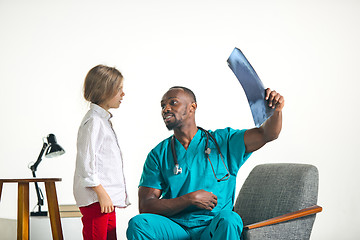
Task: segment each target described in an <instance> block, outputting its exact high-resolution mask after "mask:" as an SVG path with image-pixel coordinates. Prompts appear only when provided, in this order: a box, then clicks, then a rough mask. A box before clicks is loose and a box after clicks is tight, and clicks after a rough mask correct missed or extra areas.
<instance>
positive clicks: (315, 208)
mask: <svg viewBox="0 0 360 240" xmlns="http://www.w3.org/2000/svg"><path fill="white" fill-rule="evenodd" d="M321 211H322V207H320V206H318V205H314V206H312V207H308V208H304V209H301V210H299V211H295V212H291V213H287V214H284V215H281V216H278V217H274V218H270V219H268V220H265V221H262V222H258V223H253V224H249V225H246V226H244V229H254V228H259V227H263V226H268V225H271V224H275V223H280V222H286V221H289V220H292V219H296V218H301V217H305V216H308V215H311V214H315V213H318V212H321Z"/></svg>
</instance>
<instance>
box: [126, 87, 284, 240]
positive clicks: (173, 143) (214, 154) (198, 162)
mask: <svg viewBox="0 0 360 240" xmlns="http://www.w3.org/2000/svg"><path fill="white" fill-rule="evenodd" d="M265 95H266V96H265V99H266V100H267V101H268V104H269V107H272V108H275V112H274V114H273V115H272V116H271V117H270V118H269V119H268V120H267V121H266V122H265V123H264V124H263V125H262V126H261V127H259V128H253V129H249V130H234V129H231V128H226V129H220V130H216V131H205V130H203V129H201V128H198V127H197V125H196V123H195V110H196V108H197V103H196V98H195V95H194V94H193V92H192V91H191V90H190V89H187V88H185V87H172V88H170V89H169V90H168V91H167V92H166V93H165V95H164V96H163V98H162V100H161V108H162V117H163V119H164V122H165V125H166V127H167V128H168V129H169V130H174V135H173V136H172V137H169V138H167V139H165V140H164V141H162V142H161V143H160V144H158V145H157V146H156V147H155V148H154V149H153V150H152V151H151V152H150V153H149V155H148V157H147V159H146V162H145V164H144V169H143V174H142V177H141V180H140V184H139V210H140V213H141V214H140V215H137V216H135V217H133V218H132V219H131V220H130V221H129V227H128V230H127V237H128V239H172V240H173V239H221V240H224V239H240V235H241V232H242V227H243V224H242V220H241V218H240V216H239V215H238V214H237V213H235V212H233V211H232V208H233V205H234V198H235V185H236V175H237V172H238V170H239V168H240V167H241V165H242V164H243V163H244V162H245V161H246V159H247V158H248V157H249V156H250V154H251V153H252V152H254V151H256V150H258V149H259V148H261V147H262V146H264V145H265V144H266V143H267V142H270V141H272V140H274V139H276V138H277V137H278V135H279V133H280V131H281V125H282V109H283V107H284V98H283V97H282V96H281V95H280V94H279V93H277V92H275V91H271V90H270V89H266V94H265ZM208 148H210V150H209V149H208Z"/></svg>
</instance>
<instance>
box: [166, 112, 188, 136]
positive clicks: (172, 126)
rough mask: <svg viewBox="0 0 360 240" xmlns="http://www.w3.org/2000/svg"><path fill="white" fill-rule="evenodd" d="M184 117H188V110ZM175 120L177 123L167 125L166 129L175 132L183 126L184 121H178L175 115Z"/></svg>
mask: <svg viewBox="0 0 360 240" xmlns="http://www.w3.org/2000/svg"><path fill="white" fill-rule="evenodd" d="M182 116H186V109H185V110H184V112H183V114H182ZM174 118H175V121H174V122H173V123H169V124H167V125H166V127H167V129H168V130H169V131H171V130H174V128H178V127H180V126H181V125H182V120H178V119H177V118H176V116H175V115H174Z"/></svg>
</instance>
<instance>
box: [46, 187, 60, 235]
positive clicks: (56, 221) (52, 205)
mask: <svg viewBox="0 0 360 240" xmlns="http://www.w3.org/2000/svg"><path fill="white" fill-rule="evenodd" d="M45 189H46V197H47V201H48V206H49V215H50V223H51V231H52V235H53V239H55V240H63V239H64V237H63V233H62V229H61V221H60V212H59V205H58V200H57V195H56V188H55V182H45Z"/></svg>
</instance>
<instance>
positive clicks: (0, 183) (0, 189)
mask: <svg viewBox="0 0 360 240" xmlns="http://www.w3.org/2000/svg"><path fill="white" fill-rule="evenodd" d="M2 186H3V182H0V201H1V191H2Z"/></svg>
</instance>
